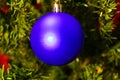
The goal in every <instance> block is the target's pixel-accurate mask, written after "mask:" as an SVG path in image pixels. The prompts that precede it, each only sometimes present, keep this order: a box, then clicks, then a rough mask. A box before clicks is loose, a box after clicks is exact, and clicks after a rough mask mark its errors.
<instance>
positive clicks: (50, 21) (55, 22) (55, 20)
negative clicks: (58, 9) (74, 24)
mask: <svg viewBox="0 0 120 80" xmlns="http://www.w3.org/2000/svg"><path fill="white" fill-rule="evenodd" d="M58 22H59V19H58V18H56V17H54V16H50V17H48V18H46V19H45V20H44V22H43V24H42V25H48V26H46V27H47V28H51V27H55V26H54V25H59V23H58Z"/></svg>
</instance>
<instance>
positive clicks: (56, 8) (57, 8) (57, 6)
mask: <svg viewBox="0 0 120 80" xmlns="http://www.w3.org/2000/svg"><path fill="white" fill-rule="evenodd" d="M53 12H62V5H61V4H60V0H55V3H54V5H53Z"/></svg>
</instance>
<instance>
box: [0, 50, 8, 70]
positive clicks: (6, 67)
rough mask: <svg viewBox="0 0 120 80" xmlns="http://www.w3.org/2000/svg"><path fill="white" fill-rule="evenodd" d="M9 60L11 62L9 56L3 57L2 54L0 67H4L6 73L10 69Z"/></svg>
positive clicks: (0, 54)
mask: <svg viewBox="0 0 120 80" xmlns="http://www.w3.org/2000/svg"><path fill="white" fill-rule="evenodd" d="M8 60H9V56H8V55H3V54H2V53H1V52H0V66H2V65H4V69H5V70H6V71H7V70H8V68H9V65H8Z"/></svg>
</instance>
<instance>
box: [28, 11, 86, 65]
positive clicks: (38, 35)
mask: <svg viewBox="0 0 120 80" xmlns="http://www.w3.org/2000/svg"><path fill="white" fill-rule="evenodd" d="M30 44H31V47H32V50H33V52H34V54H35V55H36V57H37V58H38V59H39V60H41V61H42V62H44V63H45V64H48V65H53V66H60V65H64V64H68V63H70V62H71V61H73V60H74V59H75V58H76V57H77V55H78V54H79V52H80V51H81V50H82V48H83V44H84V32H83V30H82V27H81V25H80V23H79V22H78V21H77V20H76V19H75V18H74V17H73V16H71V15H69V14H67V13H62V12H61V13H55V12H51V13H48V14H45V15H43V16H42V17H40V18H39V19H38V20H37V21H36V22H35V24H34V25H33V28H32V30H31V34H30Z"/></svg>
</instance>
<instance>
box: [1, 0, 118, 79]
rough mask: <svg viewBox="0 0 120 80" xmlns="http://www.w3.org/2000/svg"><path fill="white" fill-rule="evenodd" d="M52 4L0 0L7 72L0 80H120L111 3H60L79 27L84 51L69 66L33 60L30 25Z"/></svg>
mask: <svg viewBox="0 0 120 80" xmlns="http://www.w3.org/2000/svg"><path fill="white" fill-rule="evenodd" d="M37 1H38V2H37ZM53 2H54V0H4V1H3V0H0V9H1V11H0V51H1V52H2V53H3V54H6V55H9V56H10V60H9V70H8V71H4V69H3V67H2V66H1V68H0V80H120V36H119V35H120V27H119V24H118V25H116V24H113V19H114V15H115V9H116V5H117V3H116V1H115V0H61V4H62V6H63V12H67V13H69V14H71V15H73V16H74V17H76V18H77V19H78V20H79V21H80V23H81V24H82V27H83V30H84V33H85V45H84V49H83V51H82V52H80V55H79V56H78V57H77V58H76V59H75V60H74V61H73V62H71V63H70V64H67V65H64V66H59V67H55V66H49V65H46V64H44V63H42V62H41V61H39V60H38V59H37V58H36V57H35V56H34V54H33V52H32V50H31V47H30V43H29V40H30V39H29V35H30V31H31V28H32V25H33V23H34V22H35V21H36V19H37V18H39V17H41V16H42V15H44V14H46V13H48V12H50V11H52V6H53ZM37 4H39V5H37ZM4 6H6V7H7V8H8V9H7V11H6V12H5V11H3V7H4ZM5 10H6V9H5Z"/></svg>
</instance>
